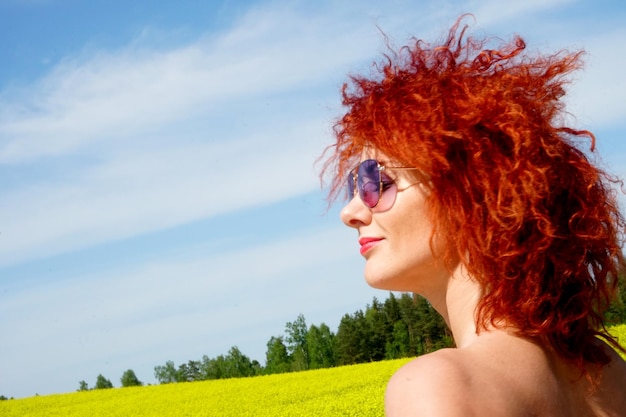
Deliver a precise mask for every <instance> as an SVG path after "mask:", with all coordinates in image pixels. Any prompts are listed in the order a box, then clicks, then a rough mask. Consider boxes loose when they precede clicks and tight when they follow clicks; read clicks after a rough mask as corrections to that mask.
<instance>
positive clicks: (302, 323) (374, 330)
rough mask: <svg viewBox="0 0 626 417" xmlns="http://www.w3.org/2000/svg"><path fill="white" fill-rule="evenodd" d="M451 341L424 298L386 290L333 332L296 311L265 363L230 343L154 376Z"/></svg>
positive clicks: (303, 363) (388, 352) (316, 361)
mask: <svg viewBox="0 0 626 417" xmlns="http://www.w3.org/2000/svg"><path fill="white" fill-rule="evenodd" d="M452 345H453V341H452V337H451V335H450V333H449V331H448V329H447V326H446V324H445V322H444V321H443V319H442V318H441V316H440V315H439V314H438V313H437V312H436V311H435V310H434V309H433V307H432V306H431V305H430V304H429V303H428V301H426V299H424V298H423V297H420V296H417V295H411V294H400V295H398V296H396V295H394V294H393V293H389V296H388V298H387V299H386V300H385V301H384V302H381V301H379V300H378V299H377V298H374V299H373V300H372V302H371V304H368V305H366V307H365V309H360V310H357V311H356V312H354V313H352V314H345V315H344V316H343V317H342V318H341V321H340V323H339V326H338V328H337V331H336V332H333V331H332V330H331V329H330V328H329V327H328V325H326V324H325V323H321V324H319V325H315V324H312V325H310V326H309V325H308V324H307V322H306V319H305V317H304V315H302V314H300V315H298V316H297V318H296V319H295V320H294V321H292V322H287V323H286V324H285V331H284V334H282V335H275V336H271V337H270V339H269V340H268V341H267V343H266V347H267V350H266V354H265V364H264V365H262V364H261V363H259V362H258V361H257V360H253V359H250V357H248V356H247V355H245V354H244V353H243V352H241V350H240V349H239V348H238V347H237V346H233V347H231V348H230V350H229V351H228V352H227V353H226V354H222V355H219V356H217V357H214V358H210V357H208V356H207V355H204V356H203V357H202V358H200V359H195V360H189V361H187V362H186V363H182V364H178V365H176V364H175V363H174V362H173V361H167V362H166V363H165V364H163V365H157V366H155V367H154V377H155V378H156V380H157V381H158V383H160V384H168V383H176V382H191V381H204V380H209V379H224V378H241V377H249V376H256V375H270V374H277V373H284V372H297V371H304V370H308V369H319V368H330V367H334V366H341V365H351V364H357V363H363V362H372V361H380V360H385V359H398V358H403V357H410V356H417V355H421V354H424V353H428V352H432V351H434V350H437V349H440V348H442V347H450V346H452ZM120 382H121V386H122V387H127V386H138V385H143V383H142V382H141V381H140V380H139V379H138V378H137V377H136V375H135V373H134V372H133V370H132V369H129V370H127V371H126V372H124V374H123V375H122V377H121V378H120ZM112 387H113V384H112V383H111V381H110V380H109V379H107V378H105V377H104V376H103V375H98V377H97V379H96V383H95V385H94V386H93V388H90V387H89V386H88V384H87V382H85V381H84V380H83V381H80V382H79V388H78V391H85V390H89V389H106V388H112Z"/></svg>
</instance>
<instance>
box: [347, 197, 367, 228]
mask: <svg viewBox="0 0 626 417" xmlns="http://www.w3.org/2000/svg"><path fill="white" fill-rule="evenodd" d="M340 216H341V221H342V222H343V223H344V224H345V225H346V226H348V227H354V228H358V227H359V226H362V225H367V224H369V223H370V222H371V221H372V211H371V210H370V209H369V208H367V207H366V206H365V204H363V202H362V201H361V199H360V198H359V197H358V196H357V195H355V196H354V197H353V198H352V199H351V200H350V201H348V204H346V205H345V206H344V208H343V209H342V210H341V214H340Z"/></svg>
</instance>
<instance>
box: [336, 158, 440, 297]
mask: <svg viewBox="0 0 626 417" xmlns="http://www.w3.org/2000/svg"><path fill="white" fill-rule="evenodd" d="M365 159H375V160H377V161H378V162H379V164H380V165H382V166H385V169H384V170H383V171H382V172H381V175H386V176H387V177H386V178H383V181H387V180H391V181H393V182H395V187H390V188H389V189H388V190H386V191H382V190H381V193H382V194H381V197H380V202H381V204H382V203H383V202H389V201H391V204H392V205H391V206H390V207H389V204H388V203H385V206H383V207H382V208H381V207H379V206H380V205H381V204H379V206H376V207H374V208H369V207H368V206H367V205H365V204H364V203H363V201H362V200H361V198H360V197H359V195H358V193H357V194H356V195H355V196H354V197H353V198H352V199H351V200H350V201H349V202H348V204H347V205H346V206H345V207H344V208H343V210H342V211H341V220H342V221H343V222H344V223H345V224H346V226H348V227H352V228H354V229H356V231H357V232H358V240H359V244H360V252H361V255H362V256H363V257H364V258H365V260H366V263H365V280H366V282H367V283H368V284H369V285H370V286H372V287H374V288H379V289H383V290H389V291H410V292H415V293H418V294H422V295H427V294H428V293H430V292H432V291H434V290H437V287H438V286H439V285H441V284H442V283H443V282H445V277H447V276H449V271H448V270H447V269H446V268H445V266H444V264H443V262H442V261H441V260H438V259H437V258H436V257H435V256H433V252H432V250H431V244H430V242H431V239H430V238H431V235H432V232H433V225H432V224H431V222H430V220H429V219H428V216H427V213H426V207H425V203H426V198H427V196H428V189H427V187H426V184H424V183H423V182H420V181H419V180H416V179H415V175H413V176H411V171H410V170H406V169H397V170H394V169H393V168H392V167H393V166H394V165H396V166H397V165H398V164H394V163H393V161H390V160H389V159H388V158H387V157H386V156H385V155H384V154H382V153H381V152H378V151H367V152H365V153H364V155H363V157H362V160H365ZM394 192H395V193H396V196H395V201H393V198H392V196H391V195H389V193H394ZM385 193H387V195H385ZM382 210H384V211H382ZM434 242H435V243H433V245H434V246H435V247H434V249H435V250H436V252H437V253H441V250H440V249H441V248H438V247H437V244H436V240H435V241H434Z"/></svg>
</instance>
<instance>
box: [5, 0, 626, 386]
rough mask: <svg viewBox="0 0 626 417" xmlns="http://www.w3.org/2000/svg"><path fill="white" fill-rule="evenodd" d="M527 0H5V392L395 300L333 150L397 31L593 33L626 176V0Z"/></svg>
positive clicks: (202, 349) (575, 38) (612, 164)
mask: <svg viewBox="0 0 626 417" xmlns="http://www.w3.org/2000/svg"><path fill="white" fill-rule="evenodd" d="M383 3H384V5H383ZM510 3H511V4H510V5H509V4H507V5H506V6H503V3H502V2H500V1H497V0H484V1H437V2H434V1H419V0H413V1H408V0H406V1H405V0H392V1H387V2H379V1H374V0H366V1H363V0H360V1H356V0H355V1H345V2H333V1H330V0H328V1H319V2H310V1H299V0H293V1H249V2H235V1H180V2H172V1H163V2H152V1H135V2H121V1H110V0H109V1H100V0H94V1H89V2H87V1H78V0H75V1H70V0H0V62H1V63H2V64H1V65H0V169H1V170H2V175H0V191H1V192H0V334H1V335H2V341H0V394H2V395H5V396H14V397H25V396H31V395H34V394H35V393H39V394H42V395H43V394H50V393H56V392H69V391H74V390H75V389H77V388H78V382H79V381H80V380H85V381H87V382H88V383H89V385H90V386H92V385H93V384H94V383H95V380H96V377H97V375H98V374H100V373H101V374H103V375H104V376H105V377H107V378H109V379H110V380H111V381H112V382H113V384H114V385H116V386H119V385H120V384H119V378H120V377H121V375H122V373H123V372H124V371H125V370H126V369H129V368H131V369H133V370H134V371H135V372H136V374H137V376H138V377H139V379H141V380H143V381H144V382H152V383H153V382H154V377H153V368H154V366H156V365H162V364H164V363H165V362H166V361H168V360H173V361H174V362H175V363H176V364H180V363H183V362H187V361H188V360H190V359H200V358H201V357H202V355H205V354H206V355H208V356H209V357H215V356H217V355H219V354H224V353H226V352H227V351H228V349H229V348H230V347H232V346H238V347H239V348H240V349H241V350H242V351H243V353H244V354H246V355H248V356H250V357H251V358H253V359H256V360H259V361H260V362H261V363H263V362H264V360H265V350H266V342H267V341H268V340H269V338H270V337H271V336H278V335H281V334H283V332H284V325H285V323H286V322H288V321H293V320H294V319H295V318H296V317H297V316H298V314H304V316H305V317H306V319H307V322H308V323H309V324H320V323H322V322H324V323H326V324H328V325H329V326H330V327H331V329H333V330H336V328H337V325H338V323H339V320H340V318H341V316H342V315H343V314H344V313H352V312H354V311H355V310H357V309H360V308H363V307H364V306H365V304H367V303H369V302H371V299H372V297H374V296H377V297H379V298H385V297H386V296H387V294H386V293H384V292H379V291H375V290H372V289H370V288H368V287H367V285H366V284H365V283H364V281H363V279H362V268H363V260H362V259H361V258H360V256H359V253H358V245H357V243H356V236H355V233H354V232H353V231H351V230H348V229H347V228H345V227H344V226H343V225H342V224H341V223H340V221H339V218H338V209H339V207H333V208H331V209H330V210H329V211H328V212H327V211H326V206H325V202H324V196H325V194H324V191H323V190H322V189H320V184H319V180H318V167H316V165H315V159H316V158H317V157H318V156H319V155H320V153H321V152H322V150H323V149H324V147H325V146H326V145H327V144H329V143H331V141H332V135H331V125H332V121H333V119H334V118H336V117H337V116H338V115H339V114H340V110H341V109H340V105H339V88H340V86H341V84H342V83H343V82H344V81H345V79H346V74H348V73H350V72H364V71H365V72H367V71H369V66H370V63H371V62H372V61H373V60H375V59H377V58H378V57H379V54H380V53H381V52H382V51H383V50H384V42H383V39H382V37H381V35H380V32H379V28H380V29H382V30H383V31H384V32H385V33H386V34H387V35H388V36H389V37H390V38H391V39H392V41H393V42H394V43H395V44H398V45H402V44H404V43H405V42H406V41H407V40H408V39H409V38H410V37H411V36H417V37H421V38H426V39H433V38H434V37H435V38H436V37H440V35H441V34H442V33H444V31H445V30H446V28H447V27H448V26H449V25H450V24H451V23H452V22H453V21H454V20H455V18H456V17H457V16H458V15H460V14H461V13H464V12H471V13H474V14H475V15H476V23H475V25H474V29H473V30H474V33H479V34H480V33H489V34H495V35H498V36H500V37H503V38H509V37H510V36H511V35H512V34H513V33H519V34H521V35H523V36H524V37H525V38H526V39H527V41H528V46H529V49H531V50H543V51H546V50H547V51H557V50H560V49H564V48H569V49H581V48H584V49H585V50H586V51H587V53H588V54H587V57H586V61H587V66H586V69H585V70H584V71H582V72H579V73H576V74H575V75H574V77H573V81H574V83H573V84H572V87H571V90H570V94H569V97H568V99H567V102H568V106H569V109H570V110H571V111H572V113H573V114H574V115H575V118H572V123H573V124H574V125H575V126H576V127H580V128H589V129H592V130H593V131H594V132H595V133H596V134H597V136H598V149H599V151H600V154H599V157H600V160H601V162H602V164H603V165H604V166H605V167H606V168H607V169H608V170H610V171H612V172H614V173H617V174H619V175H623V174H624V173H626V164H625V163H624V152H625V146H624V145H623V142H624V140H623V135H624V132H625V131H626V98H625V97H626V81H625V80H624V77H623V71H624V70H623V69H624V67H625V65H626V57H625V56H626V54H624V52H626V51H625V49H624V48H625V47H624V45H626V27H624V24H623V22H625V21H626V8H625V6H623V4H622V3H623V2H621V1H619V0H614V1H602V2H590V1H574V0H533V1H519V2H510ZM592 3H593V4H592Z"/></svg>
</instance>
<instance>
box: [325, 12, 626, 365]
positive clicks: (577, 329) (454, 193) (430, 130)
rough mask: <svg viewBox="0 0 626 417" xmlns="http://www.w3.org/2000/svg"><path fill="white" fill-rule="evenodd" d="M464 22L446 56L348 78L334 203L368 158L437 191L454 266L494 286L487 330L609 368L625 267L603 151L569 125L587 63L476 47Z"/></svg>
mask: <svg viewBox="0 0 626 417" xmlns="http://www.w3.org/2000/svg"><path fill="white" fill-rule="evenodd" d="M462 20H463V18H461V19H459V20H458V21H457V22H456V24H455V25H454V26H453V27H452V29H451V30H450V32H449V34H448V36H447V38H446V39H445V40H444V41H443V42H442V43H441V44H439V45H430V44H427V43H425V42H424V41H422V40H414V42H413V43H412V45H410V46H405V47H403V48H400V49H399V50H397V51H395V52H394V51H392V52H391V53H389V54H388V55H386V56H385V59H384V60H383V62H382V63H380V64H376V65H375V66H374V70H375V71H376V72H377V74H376V75H374V76H373V77H372V78H366V77H364V76H352V77H350V83H349V84H345V85H344V87H343V89H342V97H343V105H344V106H346V107H347V112H346V114H345V115H344V116H343V117H342V118H341V119H340V120H338V121H337V122H336V124H335V126H334V128H335V136H336V143H335V144H334V145H332V146H330V147H329V148H328V149H327V152H329V151H330V156H329V157H328V158H327V160H326V164H325V166H324V169H323V172H322V175H323V174H324V173H325V172H328V171H332V173H333V180H332V184H331V191H330V195H329V198H330V199H331V200H333V199H335V198H336V197H337V196H338V193H339V190H340V189H341V188H342V187H343V184H344V181H345V178H346V173H347V172H348V171H349V170H350V169H352V168H353V167H354V166H355V165H356V164H357V163H358V160H359V158H360V156H361V152H362V151H363V149H364V148H368V147H371V148H374V149H378V150H381V151H382V152H384V153H385V154H386V155H387V156H388V157H389V158H390V159H391V160H393V161H394V162H397V163H398V164H399V165H402V166H412V167H418V168H420V170H421V171H423V173H425V174H426V175H427V176H428V177H430V188H431V193H430V198H429V202H428V207H429V212H430V214H431V219H432V221H433V224H434V225H435V229H436V232H435V233H437V234H438V236H441V237H443V238H444V239H446V241H447V242H448V245H447V247H448V249H447V253H445V254H443V256H444V259H446V260H447V261H448V262H451V261H452V260H453V259H462V260H463V262H464V264H465V266H466V267H467V269H468V271H469V272H470V274H471V275H472V276H473V277H474V279H476V280H477V281H478V282H479V283H480V284H481V286H482V288H483V292H484V295H483V297H482V299H481V301H480V303H479V306H478V319H477V321H478V322H477V324H478V326H479V328H483V329H484V328H486V327H487V326H488V325H489V324H491V325H495V326H499V325H502V324H503V323H504V325H505V326H512V327H513V328H515V329H517V331H518V332H519V334H520V335H522V336H525V337H529V338H533V339H539V340H542V341H543V342H545V343H548V344H549V345H550V346H552V347H553V348H554V349H555V350H556V352H558V353H559V355H561V356H562V357H563V358H565V359H567V360H569V361H572V362H573V363H575V364H576V365H577V366H579V367H580V368H581V369H583V368H584V365H585V364H586V363H593V364H600V365H602V364H606V363H607V362H608V361H609V357H608V356H607V354H606V353H605V352H604V351H603V349H602V348H600V347H599V345H598V344H597V343H595V340H596V337H597V336H600V337H602V338H604V339H605V340H607V341H608V342H609V343H610V344H612V345H614V346H616V347H619V344H618V343H617V342H616V340H615V339H614V338H612V337H611V336H610V335H609V334H607V332H606V329H605V328H604V325H603V314H604V312H605V310H606V308H607V307H608V305H609V303H610V301H611V299H612V297H613V296H614V294H615V291H616V284H617V279H618V273H619V272H620V270H621V269H622V267H623V266H624V258H623V254H622V249H621V247H622V242H621V241H622V239H623V231H624V219H623V217H622V215H621V214H620V211H619V209H618V206H617V201H616V197H615V195H614V187H613V186H614V185H616V183H619V181H618V180H617V179H615V178H612V177H610V176H609V175H607V174H606V173H605V172H603V171H602V170H600V169H599V168H598V167H596V166H595V165H594V164H593V163H592V162H590V160H589V158H588V156H587V155H586V154H585V153H584V152H583V151H581V150H580V149H579V148H578V147H577V145H579V143H580V142H581V139H586V140H588V141H589V142H590V149H591V152H593V150H594V144H595V137H594V135H593V134H592V133H591V132H589V131H586V130H577V129H574V128H572V127H568V126H566V125H565V117H564V105H563V103H562V102H561V101H560V99H561V98H562V97H563V95H564V86H565V84H566V80H565V78H564V76H565V75H567V74H569V73H570V72H572V71H573V70H576V69H578V68H579V67H580V66H581V61H580V58H581V54H582V52H576V53H569V52H567V51H562V52H560V53H557V54H554V55H539V56H530V55H529V54H527V53H525V52H524V50H525V47H526V45H525V42H524V41H523V39H522V38H520V37H515V38H514V39H513V40H512V41H511V42H503V41H500V46H499V47H497V48H496V49H488V48H486V46H487V45H488V44H491V43H493V42H492V40H490V39H475V38H471V37H468V36H466V30H467V25H464V26H461V23H462Z"/></svg>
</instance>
